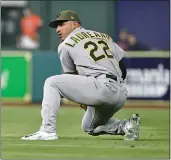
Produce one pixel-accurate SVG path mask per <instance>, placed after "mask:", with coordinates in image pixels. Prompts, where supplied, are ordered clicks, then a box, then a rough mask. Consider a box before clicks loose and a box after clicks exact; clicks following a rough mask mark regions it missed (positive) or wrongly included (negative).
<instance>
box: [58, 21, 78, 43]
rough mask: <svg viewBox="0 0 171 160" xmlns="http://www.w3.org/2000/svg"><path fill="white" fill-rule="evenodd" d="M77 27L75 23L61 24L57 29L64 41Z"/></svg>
mask: <svg viewBox="0 0 171 160" xmlns="http://www.w3.org/2000/svg"><path fill="white" fill-rule="evenodd" d="M75 26H76V25H75V22H72V21H67V22H62V23H60V24H59V25H58V26H57V28H56V32H57V33H58V35H59V38H60V39H61V40H62V41H63V40H65V38H66V37H67V36H68V35H69V34H70V33H71V32H72V31H73V30H74V29H75V28H76V27H75Z"/></svg>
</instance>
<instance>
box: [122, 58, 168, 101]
mask: <svg viewBox="0 0 171 160" xmlns="http://www.w3.org/2000/svg"><path fill="white" fill-rule="evenodd" d="M124 62H125V65H126V67H127V79H126V84H127V89H128V99H138V100H139V99H140V100H169V99H170V83H169V82H170V81H169V74H170V63H169V57H128V58H125V59H124Z"/></svg>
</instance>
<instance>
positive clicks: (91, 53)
mask: <svg viewBox="0 0 171 160" xmlns="http://www.w3.org/2000/svg"><path fill="white" fill-rule="evenodd" d="M97 43H98V44H97ZM97 43H95V42H92V41H88V42H86V43H85V44H84V48H85V49H87V48H88V47H89V45H92V46H93V47H94V48H93V49H91V50H90V57H91V58H92V59H93V60H94V61H95V62H97V61H99V60H101V59H103V58H105V57H106V56H107V58H113V55H112V54H109V53H107V51H108V50H109V46H108V44H107V43H106V42H105V41H103V40H101V41H98V42H97ZM101 44H102V45H103V51H104V54H101V55H99V56H96V55H95V52H96V51H97V50H98V47H100V45H101Z"/></svg>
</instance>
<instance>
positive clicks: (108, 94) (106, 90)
mask: <svg viewBox="0 0 171 160" xmlns="http://www.w3.org/2000/svg"><path fill="white" fill-rule="evenodd" d="M49 27H51V28H56V32H57V34H58V35H59V38H60V39H61V41H62V42H61V44H60V45H59V47H58V54H59V58H60V61H61V64H62V68H63V71H64V74H61V75H55V76H51V77H49V78H47V79H46V81H45V83H44V95H43V101H42V110H41V116H42V125H41V127H40V129H39V131H38V132H36V133H34V134H30V135H27V136H24V137H22V138H21V139H22V140H56V139H58V136H57V134H56V116H57V112H58V110H59V107H60V101H61V98H63V97H65V98H67V99H68V100H71V101H74V102H77V103H79V104H82V105H86V106H87V109H86V112H85V114H84V117H83V119H82V129H83V131H85V132H86V133H88V134H89V135H93V136H97V135H102V134H111V135H125V139H126V140H137V139H138V138H139V124H140V117H139V115H138V114H133V115H132V116H131V117H130V118H128V119H125V120H118V119H114V118H112V116H113V115H114V114H115V113H116V112H117V111H118V110H120V109H121V108H122V107H123V105H124V103H125V101H126V98H127V89H126V88H125V85H124V79H125V77H126V69H125V67H124V64H123V61H122V58H123V56H124V54H125V52H124V51H123V50H122V49H121V48H120V47H119V46H118V45H117V44H116V43H114V42H113V40H112V38H111V37H110V36H109V35H107V34H105V33H100V32H97V31H92V30H86V29H84V28H83V27H82V26H81V21H80V19H79V17H78V15H77V13H76V12H74V11H70V10H66V11H62V12H60V13H59V14H58V15H57V19H56V20H53V21H51V22H50V23H49Z"/></svg>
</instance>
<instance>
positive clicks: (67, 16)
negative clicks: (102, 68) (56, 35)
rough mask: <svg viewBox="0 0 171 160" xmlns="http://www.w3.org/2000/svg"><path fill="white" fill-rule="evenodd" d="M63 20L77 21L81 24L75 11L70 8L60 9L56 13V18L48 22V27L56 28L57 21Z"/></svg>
mask: <svg viewBox="0 0 171 160" xmlns="http://www.w3.org/2000/svg"><path fill="white" fill-rule="evenodd" d="M65 21H77V22H78V23H80V24H81V21H80V18H79V16H78V15H77V13H76V12H74V11H71V10H66V11H62V12H60V13H59V14H58V15H57V18H56V20H53V21H51V22H49V27H51V28H56V27H57V26H58V24H59V23H61V22H65Z"/></svg>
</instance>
